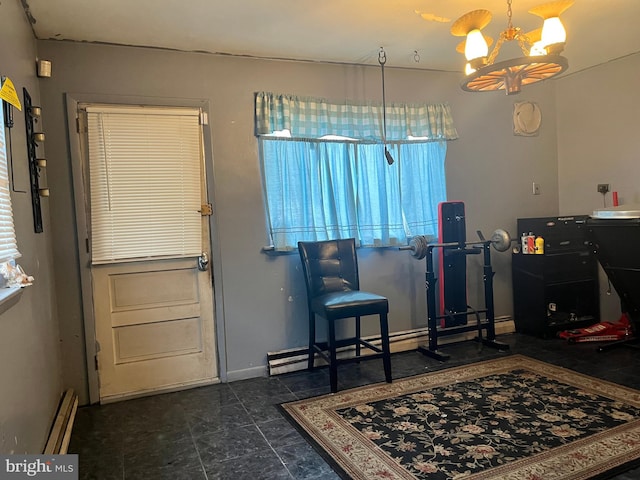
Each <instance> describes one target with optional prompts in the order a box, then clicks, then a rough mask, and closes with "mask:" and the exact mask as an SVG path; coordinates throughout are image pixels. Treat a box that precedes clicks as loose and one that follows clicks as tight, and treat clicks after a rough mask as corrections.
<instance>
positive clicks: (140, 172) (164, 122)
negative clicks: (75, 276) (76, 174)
mask: <svg viewBox="0 0 640 480" xmlns="http://www.w3.org/2000/svg"><path fill="white" fill-rule="evenodd" d="M86 112H87V132H88V135H87V136H88V150H89V171H90V175H89V177H90V201H91V221H90V225H91V262H92V264H94V265H95V264H102V263H111V262H118V261H126V260H141V259H148V258H150V257H156V258H157V257H163V258H167V257H188V256H194V257H197V256H198V255H200V253H201V252H202V247H201V245H202V229H201V223H202V216H201V214H200V209H201V206H202V195H201V191H202V190H201V168H202V160H201V159H202V139H201V132H202V129H201V126H200V123H199V120H200V111H199V110H198V109H186V108H182V109H181V108H159V107H126V106H108V105H95V106H86ZM176 180H179V181H176ZM166 225H172V226H173V227H174V228H166Z"/></svg>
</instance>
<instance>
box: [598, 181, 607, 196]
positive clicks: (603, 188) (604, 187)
mask: <svg viewBox="0 0 640 480" xmlns="http://www.w3.org/2000/svg"><path fill="white" fill-rule="evenodd" d="M608 191H609V184H608V183H599V184H598V192H599V193H601V194H602V195H605V194H606V193H607V192H608Z"/></svg>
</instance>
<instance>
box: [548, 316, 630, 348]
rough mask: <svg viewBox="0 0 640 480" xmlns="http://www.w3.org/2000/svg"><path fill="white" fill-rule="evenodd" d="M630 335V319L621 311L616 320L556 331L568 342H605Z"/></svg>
mask: <svg viewBox="0 0 640 480" xmlns="http://www.w3.org/2000/svg"><path fill="white" fill-rule="evenodd" d="M630 335H631V321H630V320H629V317H628V316H627V314H626V313H623V314H622V316H621V317H620V320H618V321H617V322H615V323H614V322H600V323H595V324H593V325H591V326H589V327H585V328H576V329H571V330H564V331H562V332H559V333H558V336H559V337H560V338H563V339H565V340H567V342H569V343H582V342H607V341H614V340H623V339H625V338H627V337H628V336H630Z"/></svg>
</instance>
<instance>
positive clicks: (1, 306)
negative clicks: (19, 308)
mask: <svg viewBox="0 0 640 480" xmlns="http://www.w3.org/2000/svg"><path fill="white" fill-rule="evenodd" d="M22 290H23V289H22V288H21V287H8V288H0V315H1V314H3V313H4V312H6V311H7V310H9V309H10V308H11V307H13V306H14V305H15V304H16V303H18V300H20V297H21V296H22Z"/></svg>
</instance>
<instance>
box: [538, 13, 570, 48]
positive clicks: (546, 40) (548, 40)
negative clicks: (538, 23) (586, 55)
mask: <svg viewBox="0 0 640 480" xmlns="http://www.w3.org/2000/svg"><path fill="white" fill-rule="evenodd" d="M566 41H567V32H566V30H565V29H564V25H562V22H561V21H560V17H552V18H547V19H545V21H544V24H543V25H542V45H544V46H545V47H546V46H547V45H553V44H556V43H565V42H566Z"/></svg>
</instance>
